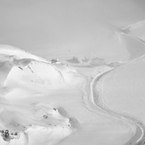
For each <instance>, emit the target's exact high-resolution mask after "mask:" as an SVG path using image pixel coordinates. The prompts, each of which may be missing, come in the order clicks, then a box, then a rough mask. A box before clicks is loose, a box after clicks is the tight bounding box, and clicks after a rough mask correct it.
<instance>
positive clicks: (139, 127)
mask: <svg viewBox="0 0 145 145" xmlns="http://www.w3.org/2000/svg"><path fill="white" fill-rule="evenodd" d="M112 70H114V69H113V68H107V69H105V70H104V71H103V72H101V73H99V74H97V75H96V76H95V77H94V78H93V80H92V82H91V84H90V89H91V90H90V93H91V95H90V96H91V101H92V103H93V104H94V105H95V106H96V107H98V108H99V109H101V110H102V111H103V112H105V113H107V114H109V115H110V116H113V117H115V118H117V119H120V120H123V121H126V122H128V123H133V124H135V125H136V133H135V134H134V136H133V137H132V138H131V139H130V140H129V141H128V142H126V143H125V144H124V145H143V144H144V143H145V126H144V125H143V124H142V123H141V122H140V121H139V120H137V119H135V118H133V117H130V116H128V115H124V114H121V113H118V112H115V111H113V110H110V109H109V108H107V106H105V105H104V104H103V102H102V101H101V96H100V95H99V92H98V90H97V89H96V88H97V85H98V82H99V81H100V79H102V77H103V76H104V75H108V73H109V72H111V71H112Z"/></svg>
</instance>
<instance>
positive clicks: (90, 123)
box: [0, 46, 137, 145]
mask: <svg viewBox="0 0 145 145" xmlns="http://www.w3.org/2000/svg"><path fill="white" fill-rule="evenodd" d="M108 69H110V68H109V67H108V66H99V67H98V68H97V69H96V68H95V69H94V70H93V71H92V72H93V75H94V74H96V73H98V76H99V73H100V72H102V73H103V72H105V71H107V70H108ZM81 71H83V70H82V69H79V68H78V69H77V70H76V69H74V68H72V67H69V66H67V65H65V64H63V63H61V62H59V63H51V62H49V61H46V60H44V59H42V58H40V57H37V56H34V55H31V54H29V53H27V52H25V51H23V50H20V49H17V48H16V49H15V48H12V47H10V46H1V49H0V78H1V81H0V94H1V95H0V144H1V145H56V144H60V145H68V144H69V145H89V144H90V141H91V144H92V145H96V144H101V145H110V144H111V145H116V144H118V145H122V144H125V143H126V142H129V143H130V142H132V138H133V137H134V136H136V135H135V133H136V130H137V127H136V124H133V123H129V122H128V120H123V119H121V118H119V117H117V116H112V115H111V114H109V113H107V112H104V111H103V109H101V108H99V107H97V106H95V105H94V104H93V103H92V100H91V98H92V99H93V94H91V90H92V89H91V88H90V87H91V86H90V87H89V85H90V82H91V79H92V78H91V76H92V77H93V75H91V73H90V76H89V75H87V68H86V70H85V71H84V73H83V74H82V72H81ZM124 123H125V124H124ZM104 137H105V139H104ZM135 142H136V140H135V141H134V143H135Z"/></svg>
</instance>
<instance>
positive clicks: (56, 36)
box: [0, 0, 145, 58]
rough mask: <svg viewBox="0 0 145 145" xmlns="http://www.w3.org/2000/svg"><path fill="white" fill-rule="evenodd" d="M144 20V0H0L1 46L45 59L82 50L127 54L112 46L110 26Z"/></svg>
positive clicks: (108, 54)
mask: <svg viewBox="0 0 145 145" xmlns="http://www.w3.org/2000/svg"><path fill="white" fill-rule="evenodd" d="M143 19H145V1H144V0H0V43H2V44H9V45H13V46H16V47H20V48H23V49H25V50H28V51H29V52H31V53H34V54H37V55H41V56H44V57H47V58H49V56H50V57H51V55H54V54H55V55H56V56H59V55H60V56H61V55H63V51H65V52H67V53H68V55H70V53H71V54H72V55H75V54H76V53H80V54H81V53H82V52H83V50H86V53H88V52H90V53H91V52H93V55H94V56H95V55H98V56H102V57H104V58H105V57H107V56H110V55H113V56H114V55H116V57H118V55H119V54H121V55H124V54H125V53H126V50H125V49H124V48H123V47H122V46H119V42H118V43H115V44H113V42H115V41H116V39H118V36H116V35H115V37H117V38H115V37H111V36H112V35H113V34H114V32H115V31H116V28H115V27H113V26H116V27H120V28H121V27H123V26H126V25H128V24H131V23H135V22H137V21H140V20H143ZM110 24H111V25H113V26H111V25H110ZM108 38H109V39H108ZM106 39H107V40H106ZM106 41H107V43H106ZM118 46H119V47H118ZM58 50H61V51H62V52H60V54H57V53H59V52H58ZM52 51H54V52H52ZM112 53H113V54H112ZM85 55H86V54H84V56H85ZM88 55H89V54H88ZM90 55H92V54H90Z"/></svg>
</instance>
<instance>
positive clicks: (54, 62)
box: [51, 59, 60, 64]
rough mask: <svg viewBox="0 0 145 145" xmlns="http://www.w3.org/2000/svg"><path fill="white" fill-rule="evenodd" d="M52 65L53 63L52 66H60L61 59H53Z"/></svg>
mask: <svg viewBox="0 0 145 145" xmlns="http://www.w3.org/2000/svg"><path fill="white" fill-rule="evenodd" d="M51 63H52V64H58V63H60V62H59V59H52V60H51Z"/></svg>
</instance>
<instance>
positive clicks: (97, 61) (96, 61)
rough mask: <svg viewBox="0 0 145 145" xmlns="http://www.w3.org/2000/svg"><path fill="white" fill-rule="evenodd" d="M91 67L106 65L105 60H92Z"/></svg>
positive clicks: (96, 58)
mask: <svg viewBox="0 0 145 145" xmlns="http://www.w3.org/2000/svg"><path fill="white" fill-rule="evenodd" d="M90 64H91V65H98V66H99V65H104V64H105V60H104V59H103V58H99V57H95V58H93V59H92V61H91V63H90Z"/></svg>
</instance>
